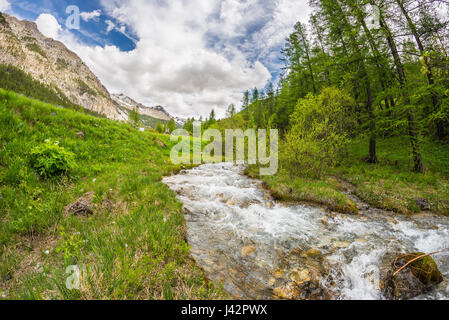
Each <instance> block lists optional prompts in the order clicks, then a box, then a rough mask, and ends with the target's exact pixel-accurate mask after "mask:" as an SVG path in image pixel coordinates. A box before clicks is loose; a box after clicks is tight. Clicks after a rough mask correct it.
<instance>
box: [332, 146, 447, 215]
mask: <svg viewBox="0 0 449 320" xmlns="http://www.w3.org/2000/svg"><path fill="white" fill-rule="evenodd" d="M367 145H368V143H367V141H365V140H363V139H358V140H355V141H353V142H352V143H351V144H350V146H349V154H348V157H346V159H344V161H343V162H342V165H341V166H340V167H338V168H336V169H335V170H334V174H335V175H337V176H339V177H341V178H343V179H345V180H347V181H348V182H351V183H352V184H354V186H355V188H356V194H357V195H358V196H359V197H360V198H361V199H363V200H364V201H366V202H367V203H369V204H371V205H373V206H376V207H379V208H383V209H387V210H392V211H395V212H398V213H407V214H410V213H416V212H419V211H420V209H419V208H418V206H417V204H416V199H426V200H427V201H428V202H429V203H430V209H431V210H432V211H434V212H437V213H440V214H444V215H448V214H449V180H448V178H449V145H448V144H446V143H443V142H437V141H430V140H424V141H422V142H421V146H422V156H423V162H424V165H425V167H426V173H425V174H419V173H413V172H411V170H410V168H411V167H412V163H411V162H410V161H409V159H410V156H409V149H410V148H409V142H408V139H407V138H406V137H394V138H388V139H379V141H378V157H379V163H378V164H375V165H372V164H367V163H366V162H364V161H362V159H363V158H364V157H365V156H366V153H367V151H366V146H367Z"/></svg>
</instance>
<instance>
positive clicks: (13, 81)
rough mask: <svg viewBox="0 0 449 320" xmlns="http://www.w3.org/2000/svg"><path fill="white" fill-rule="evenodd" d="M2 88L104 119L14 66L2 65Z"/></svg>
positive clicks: (0, 72) (0, 86)
mask: <svg viewBox="0 0 449 320" xmlns="http://www.w3.org/2000/svg"><path fill="white" fill-rule="evenodd" d="M0 88H2V89H5V90H11V91H14V92H17V93H20V94H21V95H24V96H27V97H32V98H34V99H38V100H40V101H44V102H47V103H51V104H53V105H55V106H61V107H64V108H68V109H72V110H76V111H80V112H84V113H86V114H90V115H93V116H96V117H104V116H102V115H100V114H98V113H96V112H92V111H90V110H87V109H85V108H83V107H82V106H79V105H77V104H74V103H72V102H71V101H70V99H69V98H67V96H66V95H65V94H64V93H63V92H62V91H61V90H60V89H59V88H57V87H50V86H47V85H45V84H43V83H42V82H40V81H38V80H34V79H33V78H32V77H31V76H30V75H29V74H27V73H25V72H23V71H22V70H20V69H18V68H16V67H14V66H12V65H3V64H0Z"/></svg>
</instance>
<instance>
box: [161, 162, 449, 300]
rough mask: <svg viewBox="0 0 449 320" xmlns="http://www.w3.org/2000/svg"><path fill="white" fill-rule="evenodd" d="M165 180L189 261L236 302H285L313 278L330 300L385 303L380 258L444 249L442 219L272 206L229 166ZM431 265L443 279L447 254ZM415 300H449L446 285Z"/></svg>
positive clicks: (447, 223)
mask: <svg viewBox="0 0 449 320" xmlns="http://www.w3.org/2000/svg"><path fill="white" fill-rule="evenodd" d="M164 183H166V184H167V185H168V186H169V187H170V188H171V189H172V190H174V191H175V192H177V193H178V197H179V199H180V200H181V201H182V202H183V203H184V207H185V209H186V212H187V214H186V220H187V227H188V241H189V245H190V246H191V247H192V249H191V253H192V256H193V257H194V258H195V260H196V261H197V263H198V264H199V265H200V266H202V267H203V268H204V270H205V271H206V273H207V275H208V276H209V278H211V279H212V280H214V281H215V282H217V283H220V282H221V283H222V284H223V286H224V288H225V289H226V290H227V291H229V292H230V293H231V294H232V295H233V296H235V297H238V298H253V299H259V298H266V299H270V298H275V297H276V296H278V297H279V296H281V297H289V295H290V294H291V291H292V290H289V288H290V287H289V286H288V284H289V283H292V281H295V282H297V283H298V282H301V281H302V280H305V279H308V278H314V279H318V281H319V283H320V284H321V285H322V286H323V287H325V288H326V289H327V291H328V293H329V294H330V296H328V298H332V299H383V297H382V294H381V291H380V289H379V282H380V279H381V275H382V272H384V271H385V270H384V269H385V268H386V267H388V266H389V264H388V263H385V261H384V260H385V258H384V257H385V256H386V254H389V253H396V254H397V253H405V252H409V253H410V252H426V253H429V252H433V251H437V250H440V249H444V248H449V219H448V218H445V217H439V216H433V215H417V216H414V217H407V216H398V215H392V214H389V213H387V212H384V211H380V210H374V209H370V210H366V211H363V212H362V214H360V215H357V216H348V215H342V214H336V213H331V212H326V211H324V210H322V209H320V208H315V207H312V206H304V205H286V204H283V203H278V202H275V201H273V200H272V199H271V198H270V197H269V196H268V195H267V193H266V192H265V191H264V190H263V188H262V186H261V183H260V182H259V181H256V180H252V179H249V178H247V177H245V176H244V175H243V167H241V166H235V165H233V164H228V163H226V164H207V165H203V166H200V167H198V168H195V169H193V170H189V171H184V172H181V173H180V174H179V175H176V176H172V177H167V178H165V179H164ZM312 249H313V250H314V251H311V250H312ZM435 260H436V262H437V263H438V266H439V268H440V271H441V272H442V273H443V276H444V277H445V279H447V278H448V277H449V255H448V254H440V255H437V256H435ZM389 262H391V260H390V261H389ZM385 266H386V267H385ZM279 288H284V289H282V290H281V289H279ZM285 288H287V289H285ZM293 296H294V295H293ZM419 298H421V299H449V281H448V280H445V281H444V282H443V283H442V284H440V285H439V286H438V287H437V288H436V289H435V290H434V291H433V292H431V293H429V294H427V295H425V296H422V297H419Z"/></svg>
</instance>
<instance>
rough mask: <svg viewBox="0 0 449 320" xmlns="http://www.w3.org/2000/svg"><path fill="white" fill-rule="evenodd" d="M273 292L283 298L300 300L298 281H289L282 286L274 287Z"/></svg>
mask: <svg viewBox="0 0 449 320" xmlns="http://www.w3.org/2000/svg"><path fill="white" fill-rule="evenodd" d="M273 293H274V295H275V296H277V297H278V298H281V299H287V300H298V298H299V291H298V287H297V285H296V283H294V282H289V283H286V284H284V285H282V286H280V287H277V288H274V290H273Z"/></svg>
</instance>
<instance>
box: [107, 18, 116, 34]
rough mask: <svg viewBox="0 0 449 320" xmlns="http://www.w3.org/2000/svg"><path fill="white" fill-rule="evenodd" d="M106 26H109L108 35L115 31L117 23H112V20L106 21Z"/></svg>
mask: <svg viewBox="0 0 449 320" xmlns="http://www.w3.org/2000/svg"><path fill="white" fill-rule="evenodd" d="M106 24H107V28H106V33H109V32H111V31H112V30H114V29H115V23H114V22H112V21H111V20H106Z"/></svg>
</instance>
